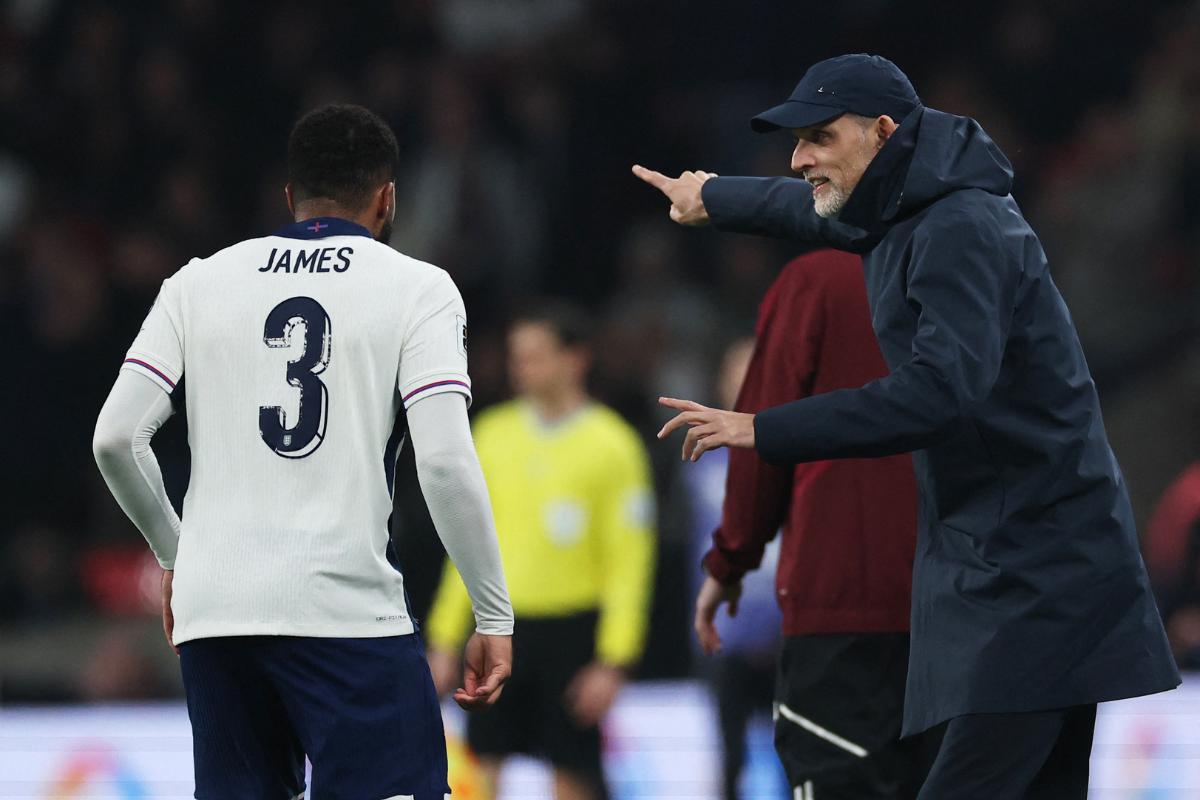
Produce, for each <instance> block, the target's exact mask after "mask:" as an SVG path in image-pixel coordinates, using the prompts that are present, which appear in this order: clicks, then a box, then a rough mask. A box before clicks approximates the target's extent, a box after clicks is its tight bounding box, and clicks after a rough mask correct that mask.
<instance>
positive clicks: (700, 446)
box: [658, 397, 754, 461]
mask: <svg viewBox="0 0 1200 800" xmlns="http://www.w3.org/2000/svg"><path fill="white" fill-rule="evenodd" d="M658 402H659V403H660V404H662V405H664V406H667V407H668V408H673V409H675V410H676V411H679V412H680V413H679V414H676V415H675V416H674V417H672V418H671V419H670V420H668V421H667V424H666V425H663V426H662V430H660V431H659V432H658V438H659V439H665V438H667V437H668V436H670V435H671V433H672V432H673V431H675V430H677V429H678V428H682V427H684V426H685V425H686V426H688V432H687V436H686V437H685V438H684V440H683V460H684V461H699V460H700V456H702V455H704V453H706V452H707V451H709V450H715V449H716V448H718V447H751V448H752V447H754V415H753V414H743V413H741V412H738V411H722V410H721V409H719V408H709V407H708V406H702V405H700V404H699V403H693V402H692V401H691V400H676V399H675V398H674V397H660V398H658Z"/></svg>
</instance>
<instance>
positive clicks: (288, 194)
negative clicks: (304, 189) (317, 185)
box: [283, 183, 296, 217]
mask: <svg viewBox="0 0 1200 800" xmlns="http://www.w3.org/2000/svg"><path fill="white" fill-rule="evenodd" d="M283 196H284V197H285V198H286V199H287V207H288V213H289V214H291V215H292V216H293V217H294V216H296V195H295V193H293V192H292V185H291V184H290V183H289V184H286V185H285V186H284V187H283Z"/></svg>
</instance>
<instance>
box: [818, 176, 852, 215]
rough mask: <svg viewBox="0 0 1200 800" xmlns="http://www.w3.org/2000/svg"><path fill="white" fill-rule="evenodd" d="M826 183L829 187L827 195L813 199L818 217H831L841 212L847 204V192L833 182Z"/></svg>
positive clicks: (826, 191)
mask: <svg viewBox="0 0 1200 800" xmlns="http://www.w3.org/2000/svg"><path fill="white" fill-rule="evenodd" d="M825 185H826V186H827V187H828V188H827V189H826V190H825V197H822V198H820V199H817V198H814V199H813V210H815V211H816V212H817V216H818V217H821V218H822V219H831V218H833V217H836V216H837V215H838V214H840V213H841V211H842V208H843V207H844V206H845V205H846V194H845V193H843V192H842V190H841V188H840V187H837V186H834V185H833V184H832V183H827V184H825Z"/></svg>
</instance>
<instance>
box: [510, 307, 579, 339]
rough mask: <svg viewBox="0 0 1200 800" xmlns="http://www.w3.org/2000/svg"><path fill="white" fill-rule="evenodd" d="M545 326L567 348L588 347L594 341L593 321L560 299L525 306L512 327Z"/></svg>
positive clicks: (514, 317)
mask: <svg viewBox="0 0 1200 800" xmlns="http://www.w3.org/2000/svg"><path fill="white" fill-rule="evenodd" d="M530 323H532V324H538V325H545V326H547V327H548V328H550V330H552V331H554V335H555V336H556V337H557V338H558V341H559V343H560V344H562V345H563V346H565V347H581V346H582V347H586V346H587V345H589V344H590V343H591V341H592V332H593V326H592V320H591V318H590V317H589V316H588V314H587V312H585V311H584V310H583V309H581V308H579V307H578V306H575V305H573V304H571V303H568V302H567V301H565V300H559V299H541V300H535V301H532V302H528V303H526V304H524V305H523V306H522V307H521V308H520V309H519V310H518V311H517V313H516V314H514V315H513V317H512V323H511V325H510V327H516V326H517V325H521V324H530Z"/></svg>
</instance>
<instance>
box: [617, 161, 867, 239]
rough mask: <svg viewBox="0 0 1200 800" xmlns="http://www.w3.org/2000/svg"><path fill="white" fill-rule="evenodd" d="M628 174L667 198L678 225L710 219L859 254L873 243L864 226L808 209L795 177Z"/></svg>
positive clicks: (725, 226) (807, 189)
mask: <svg viewBox="0 0 1200 800" xmlns="http://www.w3.org/2000/svg"><path fill="white" fill-rule="evenodd" d="M633 174H634V175H635V176H637V177H638V178H640V179H642V180H643V181H645V182H646V183H648V184H650V185H651V186H653V187H654V188H655V189H658V190H659V191H660V192H662V193H663V194H664V195H666V197H667V199H668V200H670V201H671V209H670V216H671V219H672V220H674V221H675V222H678V223H679V224H680V225H688V226H700V225H707V224H709V223H712V224H713V225H715V226H716V227H718V228H720V229H721V230H724V231H731V232H733V233H753V234H757V235H760V236H774V237H777V238H781V239H792V240H795V241H800V242H807V243H809V244H822V245H827V246H829V247H833V248H835V249H838V250H846V251H849V252H852V253H860V252H864V251H865V250H867V249H869V248H870V247H871V246H872V245H873V244H874V242H875V238H873V237H872V236H871V235H870V234H868V233H867V232H866V231H863V230H860V229H858V228H854V227H851V226H849V225H843V224H842V223H840V222H838V221H836V220H831V219H824V218H822V217H821V216H819V215H818V214H817V212H816V210H815V209H814V208H813V201H812V186H811V185H810V184H809V182H808V181H805V180H800V179H799V178H741V177H731V178H722V177H719V176H718V175H716V174H714V173H712V172H703V171H698V170H693V171H689V172H684V173H682V174H680V176H679V177H678V178H669V177H667V176H666V175H663V174H662V173H661V172H655V171H654V170H652V169H647V168H646V167H643V166H641V165H634V167H633Z"/></svg>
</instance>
